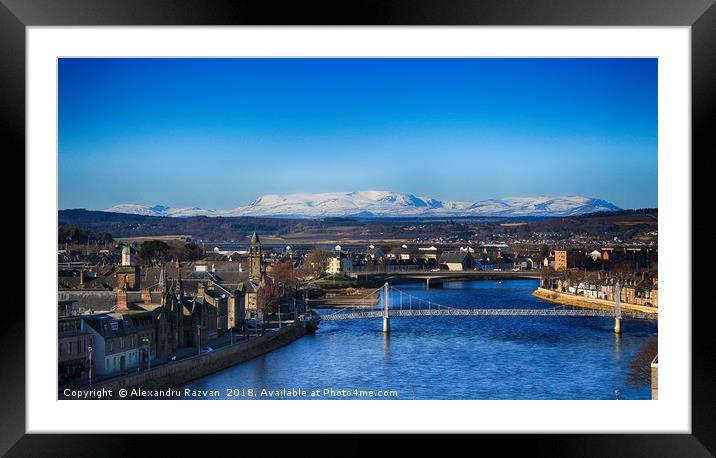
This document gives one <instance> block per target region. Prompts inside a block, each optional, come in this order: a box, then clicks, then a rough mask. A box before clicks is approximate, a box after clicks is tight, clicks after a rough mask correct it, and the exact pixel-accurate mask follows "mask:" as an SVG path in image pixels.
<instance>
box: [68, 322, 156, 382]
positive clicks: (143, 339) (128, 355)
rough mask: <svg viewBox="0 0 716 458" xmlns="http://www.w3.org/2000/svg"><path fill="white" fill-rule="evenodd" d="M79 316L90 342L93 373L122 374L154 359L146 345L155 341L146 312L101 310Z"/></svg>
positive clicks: (152, 327)
mask: <svg viewBox="0 0 716 458" xmlns="http://www.w3.org/2000/svg"><path fill="white" fill-rule="evenodd" d="M82 318H83V321H84V322H85V326H86V329H87V330H88V331H89V333H90V334H91V335H92V340H93V342H94V346H93V351H92V365H93V369H94V372H96V373H97V374H100V375H114V374H122V373H125V372H127V371H129V370H136V369H138V368H139V367H143V366H144V364H146V363H147V361H148V359H149V358H151V359H154V358H153V354H152V352H151V350H150V348H149V347H148V344H147V341H149V342H153V341H156V339H155V338H154V320H153V317H152V314H151V313H150V312H129V313H127V312H124V313H121V312H118V313H102V314H95V315H87V316H83V317H82Z"/></svg>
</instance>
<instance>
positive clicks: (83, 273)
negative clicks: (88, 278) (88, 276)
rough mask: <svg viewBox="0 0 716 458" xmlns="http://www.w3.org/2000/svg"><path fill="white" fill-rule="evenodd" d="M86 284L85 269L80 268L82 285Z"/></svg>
mask: <svg viewBox="0 0 716 458" xmlns="http://www.w3.org/2000/svg"><path fill="white" fill-rule="evenodd" d="M84 284H85V270H84V269H80V285H84Z"/></svg>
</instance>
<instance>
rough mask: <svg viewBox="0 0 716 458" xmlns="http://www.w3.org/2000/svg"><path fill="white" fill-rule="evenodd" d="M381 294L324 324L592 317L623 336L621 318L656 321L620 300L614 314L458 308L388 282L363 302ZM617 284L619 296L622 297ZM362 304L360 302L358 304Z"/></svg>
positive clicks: (559, 309)
mask: <svg viewBox="0 0 716 458" xmlns="http://www.w3.org/2000/svg"><path fill="white" fill-rule="evenodd" d="M375 294H379V295H380V301H379V302H378V304H377V305H375V306H371V307H365V306H360V305H356V306H354V307H352V308H343V309H341V310H338V311H336V312H334V313H328V314H322V315H320V320H321V321H340V320H357V319H368V318H383V332H390V319H391V318H402V317H431V316H433V317H434V316H458V317H468V316H521V317H530V316H532V317H534V316H555V317H581V318H584V317H591V318H613V319H614V332H616V333H621V319H622V318H628V319H637V320H656V317H655V316H654V315H653V314H650V313H643V312H636V311H622V310H621V303H620V301H619V299H617V301H616V306H615V309H614V311H613V312H612V311H607V310H593V309H586V308H580V307H571V306H565V305H557V306H555V307H549V308H525V309H517V308H480V307H479V304H475V305H476V306H477V307H474V308H457V307H450V306H446V305H444V304H440V303H437V302H434V301H430V300H427V299H423V298H420V297H417V296H414V295H413V294H410V293H409V292H407V291H403V290H400V289H398V288H395V287H394V286H390V285H389V284H388V283H385V285H383V286H382V287H380V288H377V289H375V290H373V291H370V292H369V293H367V294H365V295H362V296H361V297H360V299H364V298H367V297H370V296H372V295H375ZM619 296H620V295H619V288H618V285H617V292H616V297H617V298H619ZM356 302H359V301H356Z"/></svg>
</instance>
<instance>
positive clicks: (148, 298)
mask: <svg viewBox="0 0 716 458" xmlns="http://www.w3.org/2000/svg"><path fill="white" fill-rule="evenodd" d="M142 302H144V303H145V304H151V303H152V295H151V294H150V293H149V288H142Z"/></svg>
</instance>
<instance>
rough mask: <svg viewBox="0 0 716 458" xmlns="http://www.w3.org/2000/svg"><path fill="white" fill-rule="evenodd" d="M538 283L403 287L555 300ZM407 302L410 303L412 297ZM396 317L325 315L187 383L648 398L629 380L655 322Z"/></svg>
mask: <svg viewBox="0 0 716 458" xmlns="http://www.w3.org/2000/svg"><path fill="white" fill-rule="evenodd" d="M536 286H537V281H536V280H502V281H501V282H497V281H489V280H481V281H469V282H449V283H445V285H444V287H443V288H433V289H429V290H426V289H425V285H424V284H422V283H419V284H418V283H416V284H412V285H401V286H400V288H401V289H403V290H405V291H409V292H410V293H411V294H414V295H415V296H416V297H420V298H421V299H424V300H430V301H433V302H437V303H441V304H444V305H448V306H454V307H484V308H509V307H512V308H542V307H552V305H551V304H546V303H544V302H542V301H540V300H538V299H536V298H534V297H533V296H532V295H531V293H532V291H533V290H534V289H535V288H536ZM391 299H392V300H396V301H397V300H399V295H398V294H393V295H392V297H391ZM403 301H404V302H403V305H404V306H405V307H408V306H409V298H408V297H407V294H405V295H403ZM322 313H330V311H323V312H322ZM390 321H391V322H390V326H391V332H390V333H389V334H384V333H383V332H382V325H383V323H382V320H381V319H375V320H348V321H343V322H340V321H339V322H323V323H321V325H320V327H319V329H318V331H317V332H316V334H315V335H308V336H306V337H304V338H302V339H300V340H298V341H296V342H294V343H292V344H290V345H288V346H285V347H282V348H280V349H278V350H276V351H274V352H271V353H269V354H266V355H263V356H260V357H258V358H254V359H252V360H250V361H247V362H245V363H243V364H240V365H238V366H235V367H232V368H229V369H226V370H224V371H221V372H218V373H215V374H212V375H209V376H207V377H204V378H202V379H199V380H195V381H193V382H191V383H189V384H187V385H185V386H182V387H181V388H184V387H189V388H192V389H197V390H207V389H216V390H221V391H222V393H223V392H224V391H225V389H226V388H238V389H241V388H254V389H259V390H260V389H261V388H267V389H272V390H276V389H280V388H287V389H290V388H303V389H306V390H309V391H310V390H312V389H318V390H323V389H324V388H335V389H344V390H354V389H358V390H381V389H386V390H397V392H398V398H399V399H614V391H615V390H616V389H619V390H620V391H621V399H649V398H650V388H649V387H648V386H642V387H636V388H635V387H631V386H630V385H629V384H628V383H627V375H628V370H629V363H630V362H631V360H632V358H633V357H634V355H635V353H636V351H637V350H638V348H639V346H640V345H641V343H642V342H643V341H644V340H645V339H646V338H647V337H649V336H653V335H656V333H657V326H656V324H655V323H651V322H640V321H634V320H623V321H622V332H623V334H622V335H621V336H619V335H615V334H614V332H613V325H614V323H613V320H611V319H607V318H576V317H507V316H501V317H497V316H495V317H421V318H392V319H391V320H390ZM335 397H338V396H328V398H335ZM338 398H341V399H345V397H338Z"/></svg>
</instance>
